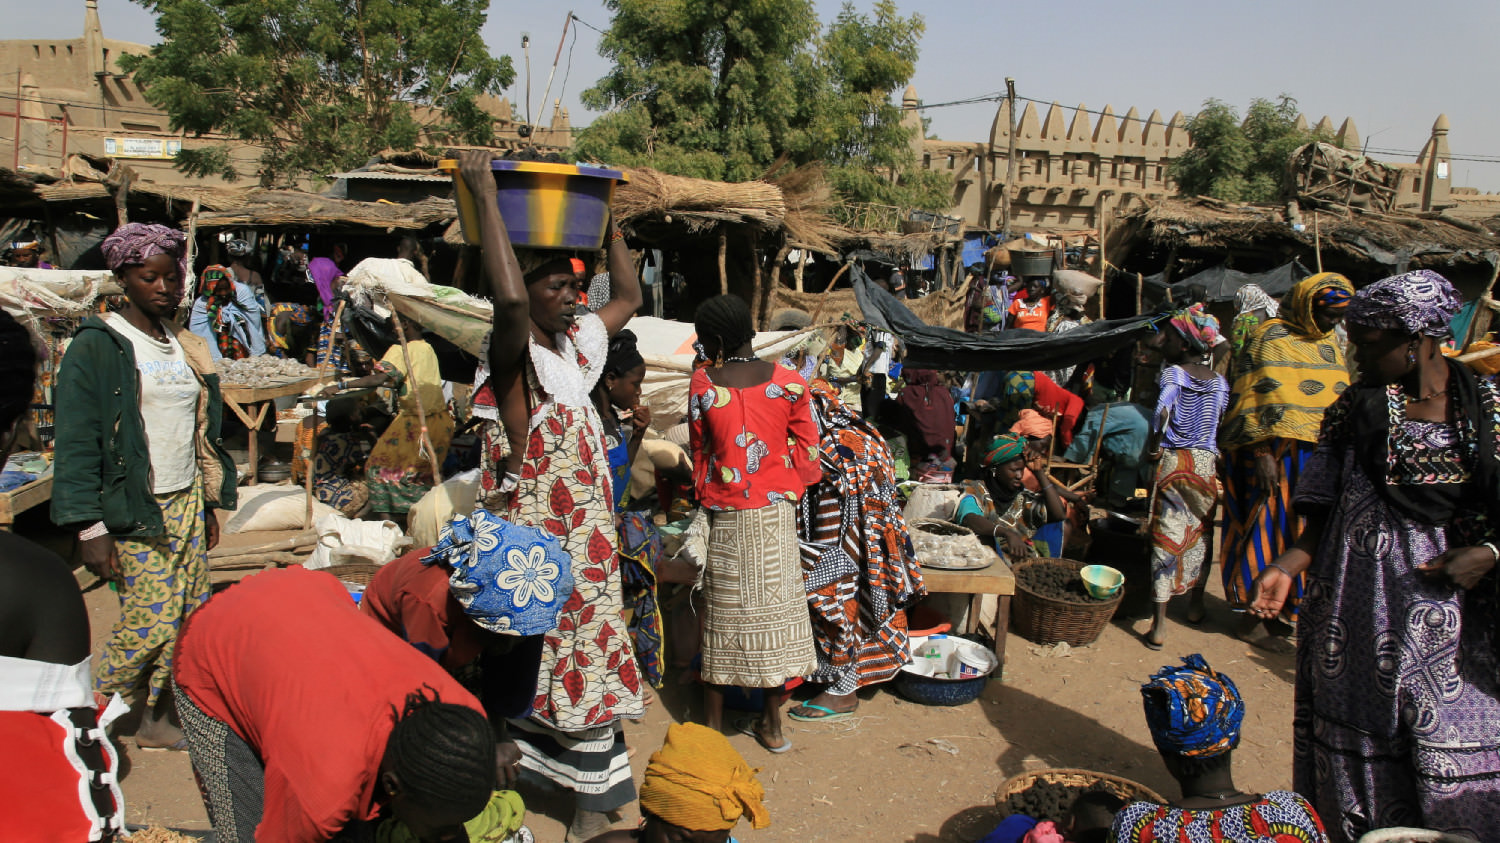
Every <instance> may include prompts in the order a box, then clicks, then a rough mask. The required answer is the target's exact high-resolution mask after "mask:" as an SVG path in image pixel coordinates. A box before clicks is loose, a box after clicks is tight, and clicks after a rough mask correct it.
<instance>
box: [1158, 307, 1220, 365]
mask: <svg viewBox="0 0 1500 843" xmlns="http://www.w3.org/2000/svg"><path fill="white" fill-rule="evenodd" d="M1168 321H1170V322H1171V325H1172V327H1173V328H1176V329H1177V332H1178V333H1180V334H1182V338H1183V339H1184V340H1186V341H1187V346H1188V351H1191V352H1192V353H1194V354H1207V353H1208V350H1209V349H1211V348H1213V347H1214V343H1216V342H1218V340H1219V320H1217V319H1215V318H1213V317H1212V316H1209V315H1208V311H1206V310H1204V309H1203V305H1201V304H1195V305H1193V306H1192V307H1189V308H1186V309H1183V310H1178V311H1175V312H1173V313H1172V315H1171V316H1169V317H1168Z"/></svg>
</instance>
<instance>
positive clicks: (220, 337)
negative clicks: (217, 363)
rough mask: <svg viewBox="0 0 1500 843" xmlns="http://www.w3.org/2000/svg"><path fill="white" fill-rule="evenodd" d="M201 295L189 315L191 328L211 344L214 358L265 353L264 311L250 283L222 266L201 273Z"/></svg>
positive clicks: (234, 357)
mask: <svg viewBox="0 0 1500 843" xmlns="http://www.w3.org/2000/svg"><path fill="white" fill-rule="evenodd" d="M198 280H199V281H201V282H202V283H201V284H200V285H199V288H198V289H199V291H200V292H199V294H198V298H196V299H194V300H193V311H192V313H191V314H190V315H189V316H188V330H190V331H192V332H193V333H195V334H197V335H198V336H200V337H202V338H203V339H204V341H205V342H207V343H208V352H209V354H210V355H212V357H213V359H215V360H219V359H221V358H228V359H230V360H243V359H244V358H246V357H259V356H260V355H262V354H265V353H266V332H265V314H264V313H263V312H261V309H260V302H258V301H256V300H255V291H254V290H252V289H251V288H250V285H249V284H241V283H238V282H236V281H235V280H234V275H233V273H231V272H230V271H229V270H228V269H227V268H225V267H222V266H210V267H209V268H207V269H205V270H203V274H202V275H200V276H199V278H198Z"/></svg>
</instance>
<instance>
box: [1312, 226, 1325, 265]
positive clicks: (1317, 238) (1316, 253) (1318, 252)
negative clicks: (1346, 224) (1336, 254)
mask: <svg viewBox="0 0 1500 843" xmlns="http://www.w3.org/2000/svg"><path fill="white" fill-rule="evenodd" d="M1313 257H1315V258H1317V260H1318V271H1319V272H1322V271H1323V236H1322V235H1321V234H1319V233H1318V212H1317V211H1313Z"/></svg>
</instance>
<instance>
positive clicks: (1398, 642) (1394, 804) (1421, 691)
mask: <svg viewBox="0 0 1500 843" xmlns="http://www.w3.org/2000/svg"><path fill="white" fill-rule="evenodd" d="M1480 386H1481V388H1482V389H1483V391H1484V393H1485V401H1484V406H1485V407H1486V408H1487V416H1488V417H1487V418H1486V419H1485V420H1484V423H1485V424H1487V425H1500V412H1497V411H1496V409H1495V407H1496V403H1495V401H1496V393H1495V390H1494V388H1493V387H1491V386H1490V385H1488V384H1485V383H1481V384H1480ZM1398 425H1399V426H1400V427H1402V428H1404V430H1402V431H1401V432H1399V433H1398V432H1397V431H1394V430H1393V431H1391V434H1392V439H1393V441H1400V442H1403V443H1406V445H1407V446H1409V448H1410V450H1407V449H1406V448H1403V449H1402V450H1401V451H1399V452H1397V453H1398V454H1402V455H1405V454H1408V453H1411V454H1412V455H1413V457H1414V459H1413V464H1412V465H1411V466H1410V467H1408V468H1398V469H1396V470H1395V471H1393V472H1392V474H1393V475H1394V476H1400V477H1407V478H1412V479H1416V477H1417V475H1416V473H1415V472H1416V469H1417V467H1418V466H1420V465H1422V464H1451V463H1452V462H1453V461H1454V459H1463V458H1464V456H1466V455H1472V454H1473V450H1472V444H1466V443H1465V442H1464V438H1463V437H1462V436H1461V435H1460V434H1459V431H1458V429H1457V428H1455V427H1454V426H1453V425H1450V424H1445V423H1438V422H1428V421H1409V420H1406V419H1404V418H1402V419H1401V420H1400V421H1399V422H1398ZM1351 439H1352V437H1347V438H1346V437H1339V436H1333V435H1330V436H1327V437H1325V438H1324V440H1322V441H1320V442H1319V443H1318V447H1317V451H1316V453H1314V454H1313V456H1312V458H1311V459H1310V460H1309V461H1308V463H1307V467H1306V470H1305V471H1304V472H1303V475H1302V482H1301V483H1299V484H1298V487H1297V494H1296V497H1295V502H1296V504H1297V506H1298V507H1299V508H1301V507H1308V508H1317V509H1322V510H1326V511H1327V512H1328V522H1327V526H1326V527H1325V529H1324V532H1323V542H1322V544H1321V546H1320V547H1319V549H1318V552H1317V553H1316V554H1315V555H1314V557H1313V564H1312V567H1311V568H1310V569H1309V570H1308V572H1307V595H1306V597H1305V598H1304V600H1303V603H1302V610H1301V613H1300V615H1299V618H1298V621H1297V637H1298V650H1297V681H1296V698H1295V700H1296V701H1295V706H1294V710H1293V712H1294V713H1293V724H1292V737H1293V743H1292V781H1293V784H1294V786H1295V787H1296V790H1297V791H1298V792H1299V793H1302V794H1305V795H1306V796H1307V797H1308V798H1309V799H1310V800H1311V801H1312V803H1313V804H1314V805H1316V806H1317V808H1318V811H1319V812H1320V813H1321V814H1322V815H1323V817H1324V819H1325V820H1327V822H1328V824H1329V836H1330V838H1331V839H1333V840H1337V841H1355V840H1358V839H1359V838H1360V836H1361V835H1363V834H1366V833H1368V832H1370V831H1372V830H1375V829H1377V828H1383V827H1388V826H1409V827H1416V828H1424V829H1433V830H1437V831H1443V832H1446V833H1449V834H1456V835H1462V836H1467V837H1472V838H1474V839H1478V840H1484V839H1489V838H1492V837H1493V836H1494V832H1495V829H1500V732H1497V731H1496V727H1495V724H1496V723H1500V681H1497V679H1500V660H1497V658H1496V653H1495V644H1496V634H1497V619H1500V606H1497V601H1496V593H1495V589H1494V587H1493V585H1492V584H1481V585H1479V586H1477V587H1475V588H1473V589H1470V590H1465V589H1462V588H1459V587H1457V586H1455V585H1454V584H1453V583H1452V582H1450V581H1449V580H1448V579H1447V578H1436V577H1430V576H1425V575H1423V574H1422V573H1421V572H1419V571H1418V570H1417V566H1419V565H1422V564H1424V563H1427V562H1429V561H1431V560H1432V559H1434V558H1436V557H1438V556H1440V555H1442V554H1443V553H1444V552H1446V551H1448V550H1450V549H1452V548H1455V547H1462V546H1466V545H1473V544H1475V543H1476V542H1478V541H1484V540H1487V539H1488V538H1489V537H1490V536H1492V533H1490V528H1489V526H1488V524H1487V523H1486V522H1485V521H1484V520H1482V519H1480V518H1478V517H1475V516H1473V515H1470V514H1468V513H1465V512H1463V511H1460V512H1459V513H1458V514H1457V515H1456V516H1455V518H1454V519H1453V520H1452V521H1451V522H1450V523H1448V524H1447V525H1446V526H1439V525H1437V524H1433V523H1428V521H1426V520H1419V519H1414V518H1411V517H1409V516H1407V515H1405V514H1403V512H1402V511H1401V510H1400V509H1399V508H1397V507H1396V506H1395V505H1394V504H1392V503H1391V502H1390V501H1389V500H1387V499H1386V497H1385V496H1384V495H1382V494H1381V492H1380V491H1379V490H1378V489H1377V488H1376V485H1375V481H1373V480H1372V478H1371V477H1370V476H1369V475H1368V474H1367V473H1366V470H1365V468H1364V463H1363V461H1362V460H1361V459H1359V456H1358V443H1357V442H1354V441H1350V440H1351ZM1441 451H1456V452H1459V453H1458V454H1457V455H1455V456H1453V457H1450V458H1447V459H1438V458H1436V456H1435V454H1436V453H1437V452H1441ZM1497 456H1500V455H1497ZM1402 459H1404V457H1402Z"/></svg>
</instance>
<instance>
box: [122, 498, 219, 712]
mask: <svg viewBox="0 0 1500 843" xmlns="http://www.w3.org/2000/svg"><path fill="white" fill-rule="evenodd" d="M156 502H157V504H158V505H160V506H161V512H162V520H163V524H164V525H165V531H164V532H163V533H162V535H160V536H149V537H136V538H130V539H117V540H116V541H115V554H116V556H117V558H118V559H119V564H120V574H121V576H122V577H123V578H124V580H125V583H124V585H123V586H122V587H121V590H120V617H119V618H118V619H117V620H116V621H115V625H114V629H113V630H112V631H111V632H110V636H109V640H108V641H107V642H105V645H104V652H103V654H102V655H101V657H100V658H99V661H98V663H97V664H96V665H95V668H94V689H95V690H96V691H98V692H99V693H100V694H103V695H105V696H109V695H111V694H115V693H118V694H121V695H122V696H126V697H128V696H130V695H131V693H132V692H134V691H135V690H136V689H137V688H139V687H140V686H141V684H143V683H144V684H145V685H146V687H147V688H148V689H149V692H148V695H147V700H146V704H147V707H148V708H149V707H150V706H154V705H155V704H156V699H157V697H159V696H160V695H161V693H162V691H164V690H166V689H167V687H168V684H169V683H170V681H171V674H172V657H173V653H174V651H175V649H176V646H177V631H178V630H179V629H180V628H181V627H182V622H183V620H184V619H185V618H186V617H187V615H188V613H189V612H191V611H193V610H194V609H196V608H198V606H200V605H202V603H203V601H205V600H207V599H208V585H209V583H208V545H207V541H206V540H207V532H206V529H207V528H206V526H205V524H204V520H203V518H204V510H203V487H202V484H201V483H200V482H196V481H195V482H194V483H193V485H192V486H190V487H188V488H186V489H183V490H182V491H180V492H172V493H171V494H165V495H157V496H156Z"/></svg>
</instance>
